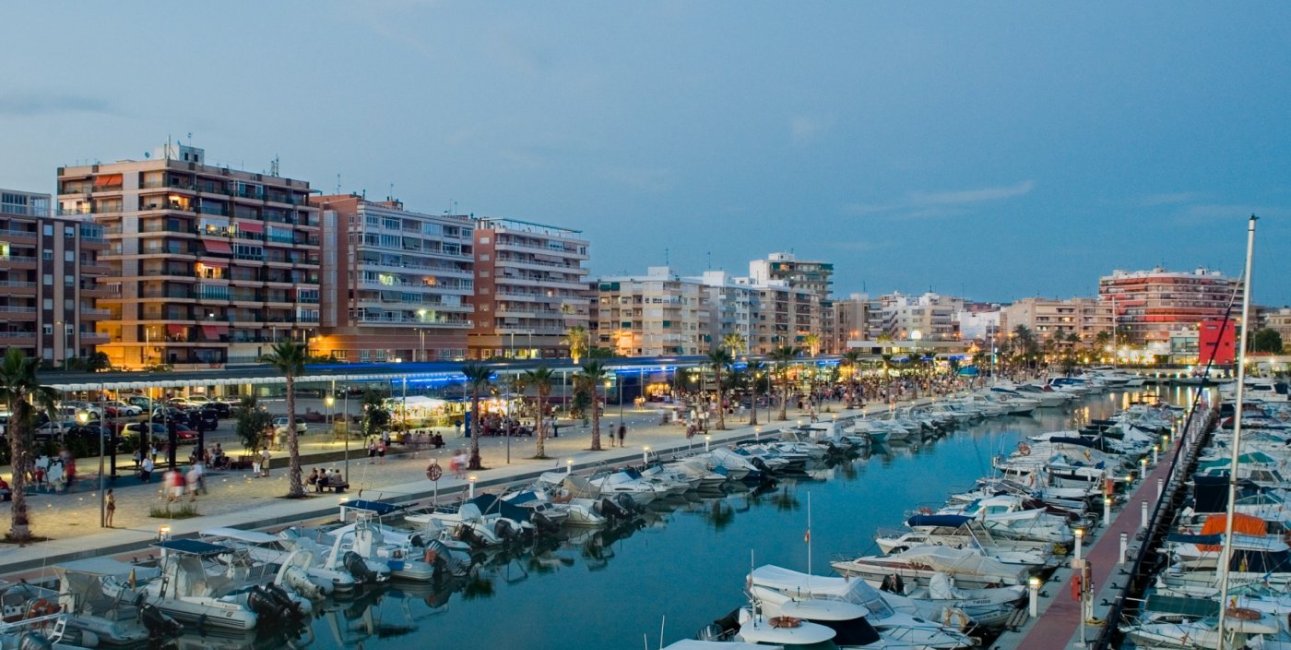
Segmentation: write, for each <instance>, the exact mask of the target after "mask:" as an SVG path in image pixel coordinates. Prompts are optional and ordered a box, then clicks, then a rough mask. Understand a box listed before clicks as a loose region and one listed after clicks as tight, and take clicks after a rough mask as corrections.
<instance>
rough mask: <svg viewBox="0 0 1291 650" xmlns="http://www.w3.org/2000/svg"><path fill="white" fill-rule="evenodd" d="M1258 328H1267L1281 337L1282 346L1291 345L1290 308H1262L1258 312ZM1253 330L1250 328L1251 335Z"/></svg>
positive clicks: (1285, 347)
mask: <svg viewBox="0 0 1291 650" xmlns="http://www.w3.org/2000/svg"><path fill="white" fill-rule="evenodd" d="M1259 323H1260V328H1268V329H1271V330H1273V331H1275V332H1277V333H1278V335H1280V336H1281V337H1282V348H1283V349H1284V350H1285V349H1287V347H1289V346H1291V308H1288V307H1282V308H1280V309H1264V310H1261V313H1260V319H1259ZM1253 334H1254V331H1253V330H1252V335H1253Z"/></svg>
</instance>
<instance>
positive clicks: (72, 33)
mask: <svg viewBox="0 0 1291 650" xmlns="http://www.w3.org/2000/svg"><path fill="white" fill-rule="evenodd" d="M0 23H2V24H5V25H6V26H7V28H6V30H5V38H4V39H3V40H0V79H3V80H4V81H3V87H2V88H0V154H2V155H0V187H11V188H17V189H25V190H34V191H48V192H53V191H54V185H55V178H56V169H57V167H58V166H60V165H66V164H76V163H83V162H86V161H90V162H93V161H100V162H110V161H113V160H120V159H140V158H142V156H143V154H144V153H145V152H147V151H151V150H152V149H153V148H155V147H157V146H159V145H161V144H163V143H164V142H166V140H167V138H172V139H174V140H177V141H183V142H189V141H190V138H191V142H192V144H194V145H195V146H199V147H203V148H205V150H206V153H207V159H208V161H209V162H218V163H222V164H228V165H229V166H231V167H236V168H240V169H246V170H250V171H267V170H268V169H269V166H270V161H271V160H273V159H275V158H277V159H278V160H279V161H280V169H281V172H282V174H283V175H286V176H289V177H292V178H298V179H302V180H306V181H309V182H310V183H311V184H312V185H313V186H314V187H315V188H317V189H320V190H322V191H324V192H328V193H331V192H334V191H336V190H337V188H338V187H339V188H340V190H341V191H344V192H351V191H353V192H366V195H367V196H368V197H369V198H377V199H381V198H385V197H386V196H387V195H393V196H395V197H397V198H399V199H401V200H402V201H403V202H404V204H405V206H406V207H407V208H409V209H412V210H417V211H422V212H431V213H440V212H444V211H453V212H456V213H471V214H474V215H476V216H489V217H505V218H513V219H523V220H528V221H536V222H540V223H546V224H552V225H557V226H562V227H566V228H571V229H576V230H580V231H582V232H583V233H584V235H585V236H586V237H587V238H588V239H589V240H590V241H591V258H592V259H591V262H590V267H591V270H592V274H593V275H594V276H595V275H611V274H625V273H626V274H640V273H644V272H645V270H646V267H648V266H657V265H663V264H665V263H666V264H669V265H670V266H672V267H673V268H674V270H675V271H677V272H678V273H680V274H682V275H697V274H698V273H700V272H701V271H703V270H704V269H708V268H713V269H718V268H722V269H726V270H728V271H731V272H733V273H734V274H736V275H743V274H745V273H747V269H748V261H749V260H751V259H755V258H760V257H765V255H766V254H768V253H771V252H774V251H784V252H792V253H794V254H795V255H797V256H798V257H799V258H800V259H807V260H824V261H832V262H834V264H835V269H836V272H835V273H836V275H835V293H836V294H839V295H847V294H849V293H853V292H861V291H866V292H868V293H870V294H872V295H873V294H879V293H885V292H890V291H902V292H913V293H918V292H923V291H927V290H933V291H937V292H939V293H944V294H951V295H961V296H965V297H968V298H972V299H977V300H993V301H1009V300H1013V299H1017V298H1021V297H1026V296H1037V295H1039V296H1052V297H1067V296H1077V295H1093V294H1094V293H1096V291H1097V283H1098V278H1099V276H1102V275H1107V274H1109V273H1110V272H1111V271H1112V270H1114V269H1125V270H1139V269H1147V268H1151V267H1153V266H1157V265H1164V266H1165V267H1166V268H1168V269H1170V270H1191V269H1193V268H1195V267H1198V266H1205V267H1209V268H1213V269H1218V270H1221V271H1223V272H1225V273H1226V274H1229V275H1239V274H1240V273H1241V270H1242V264H1243V259H1244V254H1245V250H1246V228H1247V219H1248V217H1249V216H1250V215H1251V214H1256V215H1258V216H1259V217H1260V221H1259V222H1258V228H1257V237H1256V255H1255V269H1254V272H1253V277H1254V282H1253V285H1252V287H1253V292H1254V299H1255V300H1256V302H1258V303H1261V304H1267V305H1286V304H1291V256H1288V255H1285V254H1284V251H1287V250H1288V244H1289V243H1291V176H1289V175H1288V172H1291V120H1288V119H1287V118H1288V116H1289V115H1291V108H1289V107H1288V104H1289V103H1291V102H1289V100H1291V54H1289V53H1288V49H1287V46H1286V44H1287V31H1288V28H1289V27H1291V3H1286V2H1258V1H1257V2H1243V3H1201V2H1138V3H1123V2H1079V3H1073V2H1044V1H1037V2H1025V3H1003V2H1000V3H986V2H973V3H969V2H959V3H952V2H935V3H934V2H842V1H839V2H810V1H808V2H755V1H734V0H731V1H709V2H682V1H676V2H674V1H666V0H658V1H652V2H590V1H588V2H532V3H519V2H516V3H495V2H465V1H463V2H436V1H417V0H365V1H363V2H357V1H356V2H330V1H325V0H309V1H297V2H288V1H284V2H267V3H266V2H206V3H182V2H181V3H176V2H166V3H161V2H155V3H154V2H113V3H92V2H88V3H87V2H61V1H58V0H52V1H44V2H34V1H32V2H9V3H4V4H3V6H2V7H0ZM190 134H191V136H190Z"/></svg>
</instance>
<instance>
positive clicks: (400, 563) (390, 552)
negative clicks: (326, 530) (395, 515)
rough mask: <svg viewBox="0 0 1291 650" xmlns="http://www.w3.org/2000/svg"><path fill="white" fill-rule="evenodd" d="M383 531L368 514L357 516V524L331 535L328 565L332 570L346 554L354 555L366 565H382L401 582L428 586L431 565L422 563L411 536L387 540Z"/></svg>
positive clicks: (420, 553) (432, 568)
mask: <svg viewBox="0 0 1291 650" xmlns="http://www.w3.org/2000/svg"><path fill="white" fill-rule="evenodd" d="M385 529H386V527H383V526H381V525H380V523H379V522H377V521H376V520H375V517H374V516H373V515H371V514H370V513H365V512H360V513H359V515H358V517H357V520H356V521H355V522H354V523H352V524H348V525H345V526H341V527H339V528H336V529H334V530H332V531H331V534H332V537H333V540H334V541H333V544H332V550H331V552H330V553H329V561H328V564H329V565H330V566H336V565H337V562H338V560H340V558H344V557H345V555H346V554H347V553H349V552H354V553H356V554H358V556H359V557H360V558H363V560H364V562H365V563H366V564H369V565H371V564H377V565H380V564H385V565H386V567H388V569H389V572H390V576H391V577H392V578H398V579H402V580H413V581H416V582H428V581H430V580H432V579H433V578H434V577H435V565H434V564H432V563H430V562H427V561H426V556H425V554H424V553H423V552H422V551H421V549H416V548H414V547H413V546H412V544H411V535H410V534H407V533H404V534H402V535H401V537H402V539H398V538H391V539H387V537H386V534H385Z"/></svg>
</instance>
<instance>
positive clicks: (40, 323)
mask: <svg viewBox="0 0 1291 650" xmlns="http://www.w3.org/2000/svg"><path fill="white" fill-rule="evenodd" d="M50 199H51V197H50V195H48V194H40V193H35V192H23V191H18V190H0V287H3V291H0V317H2V318H3V319H4V323H3V325H0V328H2V329H0V347H2V348H4V349H9V348H17V349H19V350H22V351H23V353H25V354H26V355H28V356H30V357H35V358H38V359H40V360H41V361H42V362H44V363H45V364H48V365H52V366H56V367H57V366H63V365H65V364H67V363H68V362H69V361H70V360H71V359H86V358H88V357H89V356H90V355H92V354H94V351H95V349H94V348H95V346H96V345H98V344H100V343H104V342H106V341H107V339H106V337H105V336H103V335H101V334H99V333H98V332H96V331H95V324H96V323H97V322H98V320H99V319H100V318H101V317H103V316H104V313H103V312H101V311H99V310H98V309H97V308H96V307H95V306H94V300H95V299H96V298H99V297H102V296H103V295H104V289H103V288H102V287H100V286H99V284H98V282H97V279H98V278H99V277H100V276H102V275H103V274H104V273H106V272H107V271H108V269H106V268H105V267H103V266H101V264H102V262H99V261H98V258H99V255H100V254H101V253H102V252H103V251H104V250H105V249H106V248H107V242H106V241H105V240H104V238H103V228H102V227H101V226H98V225H96V224H93V223H86V222H82V221H78V220H75V219H62V218H56V217H53V216H52V215H51V213H50V205H51V204H50Z"/></svg>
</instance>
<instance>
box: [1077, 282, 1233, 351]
mask: <svg viewBox="0 0 1291 650" xmlns="http://www.w3.org/2000/svg"><path fill="white" fill-rule="evenodd" d="M1241 290H1242V281H1241V279H1239V278H1229V277H1225V276H1224V275H1223V274H1221V273H1220V272H1218V271H1211V270H1207V269H1205V268H1198V269H1195V270H1193V271H1192V272H1177V271H1167V270H1165V269H1164V268H1161V267H1157V268H1154V269H1152V270H1150V271H1113V272H1112V274H1111V275H1107V276H1103V277H1102V278H1099V280H1098V298H1099V301H1101V302H1102V303H1103V304H1105V305H1107V307H1108V309H1111V310H1112V312H1113V320H1114V322H1115V325H1116V327H1118V328H1119V329H1120V333H1122V334H1124V336H1125V339H1124V340H1126V341H1128V342H1129V343H1133V344H1142V343H1152V342H1157V343H1168V342H1169V340H1170V332H1172V331H1174V330H1178V329H1180V327H1181V326H1196V325H1197V324H1198V323H1200V322H1201V321H1203V320H1206V319H1211V318H1223V317H1224V314H1225V313H1226V312H1227V311H1228V307H1229V305H1235V308H1234V309H1233V315H1234V316H1237V315H1238V312H1240V311H1241V307H1240V305H1241Z"/></svg>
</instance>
